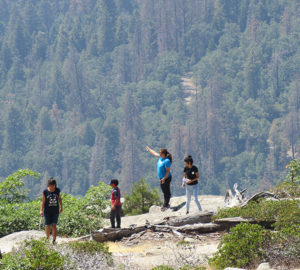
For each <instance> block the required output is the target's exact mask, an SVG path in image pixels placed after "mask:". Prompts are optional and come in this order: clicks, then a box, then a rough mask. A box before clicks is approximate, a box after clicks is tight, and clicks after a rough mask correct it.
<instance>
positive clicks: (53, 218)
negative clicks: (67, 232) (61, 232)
mask: <svg viewBox="0 0 300 270" xmlns="http://www.w3.org/2000/svg"><path fill="white" fill-rule="evenodd" d="M62 211H63V209H62V199H61V196H60V189H59V188H57V187H56V180H55V179H53V178H52V177H51V178H50V179H49V180H48V188H47V189H45V190H44V191H43V197H42V203H41V211H40V214H41V216H42V217H45V231H46V236H47V238H48V239H49V237H50V229H51V227H52V239H53V240H52V243H53V244H54V243H55V240H56V236H57V228H56V224H57V221H58V216H59V213H61V212H62Z"/></svg>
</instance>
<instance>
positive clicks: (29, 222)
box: [0, 170, 110, 237]
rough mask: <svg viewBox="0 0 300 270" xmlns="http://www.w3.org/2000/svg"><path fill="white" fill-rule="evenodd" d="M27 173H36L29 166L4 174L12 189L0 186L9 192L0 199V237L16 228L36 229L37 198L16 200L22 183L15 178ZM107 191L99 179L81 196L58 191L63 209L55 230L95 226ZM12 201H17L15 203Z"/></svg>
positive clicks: (66, 232) (67, 232)
mask: <svg viewBox="0 0 300 270" xmlns="http://www.w3.org/2000/svg"><path fill="white" fill-rule="evenodd" d="M27 175H33V176H35V177H37V174H36V173H34V172H32V171H30V170H20V171H18V172H16V173H14V174H12V175H11V176H10V177H8V178H7V179H6V182H3V183H7V184H9V186H12V187H14V189H13V192H9V193H8V192H7V189H4V188H2V190H1V191H3V193H4V194H9V196H6V197H5V198H9V200H5V201H4V199H3V201H2V203H1V205H0V237H2V236H5V235H7V234H10V233H12V232H16V231H22V230H37V229H38V228H39V220H40V216H39V212H40V211H39V209H40V204H41V199H40V198H39V199H37V200H35V201H30V202H24V203H21V202H19V201H21V199H22V200H23V193H21V195H22V196H21V195H20V192H19V191H18V188H19V187H22V186H23V183H22V182H19V180H18V179H20V178H22V177H24V176H27ZM3 183H1V184H3ZM11 183H13V184H11ZM1 187H3V186H1ZM4 187H5V186H4ZM9 190H10V189H9ZM109 191H110V187H109V186H108V185H106V184H105V183H103V182H99V183H98V185H97V186H91V187H90V189H89V190H88V191H87V193H86V195H85V196H84V197H83V198H76V197H74V196H72V195H68V194H62V201H63V209H64V211H63V213H61V214H60V216H59V226H58V230H59V234H61V235H84V234H88V233H90V232H91V231H93V230H96V229H99V227H100V226H101V223H102V220H103V216H104V213H103V210H104V209H105V208H107V206H108V204H109V200H108V199H107V194H108V193H109ZM1 194H2V193H0V195H1ZM3 198H4V197H3ZM20 198H21V199H20ZM16 201H18V202H19V203H15V202H16Z"/></svg>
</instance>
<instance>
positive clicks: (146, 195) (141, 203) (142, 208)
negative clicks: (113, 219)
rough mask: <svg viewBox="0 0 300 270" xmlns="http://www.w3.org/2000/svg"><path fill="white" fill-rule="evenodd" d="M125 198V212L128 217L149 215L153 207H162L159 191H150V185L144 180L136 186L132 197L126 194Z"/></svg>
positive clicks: (132, 191)
mask: <svg viewBox="0 0 300 270" xmlns="http://www.w3.org/2000/svg"><path fill="white" fill-rule="evenodd" d="M124 197H125V201H124V204H123V211H124V213H125V214H127V215H138V214H143V213H147V212H148V211H149V208H150V207H151V206H152V205H161V201H160V196H159V192H158V190H157V189H156V188H153V189H149V184H148V183H147V182H146V181H145V179H143V178H142V179H141V180H140V182H138V183H135V184H134V186H133V187H132V188H131V190H130V195H128V194H125V195H124Z"/></svg>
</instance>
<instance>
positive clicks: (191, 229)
mask: <svg viewBox="0 0 300 270" xmlns="http://www.w3.org/2000/svg"><path fill="white" fill-rule="evenodd" d="M149 229H150V230H152V231H155V232H173V233H174V231H175V232H179V233H186V234H189V233H208V232H216V231H222V230H224V228H222V225H220V224H216V223H199V224H192V225H190V224H187V225H184V226H179V227H177V226H169V225H153V226H150V227H149Z"/></svg>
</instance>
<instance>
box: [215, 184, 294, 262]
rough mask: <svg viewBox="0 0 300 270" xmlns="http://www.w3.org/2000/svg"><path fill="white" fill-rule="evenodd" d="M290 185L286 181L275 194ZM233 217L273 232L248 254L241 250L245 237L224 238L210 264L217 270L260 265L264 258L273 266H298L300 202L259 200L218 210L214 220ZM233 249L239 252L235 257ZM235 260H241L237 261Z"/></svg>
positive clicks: (276, 188)
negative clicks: (247, 220) (268, 225)
mask: <svg viewBox="0 0 300 270" xmlns="http://www.w3.org/2000/svg"><path fill="white" fill-rule="evenodd" d="M289 184H290V183H289V181H285V182H284V183H281V184H280V185H278V186H277V187H275V190H276V191H277V192H278V191H282V190H285V191H286V190H287V187H290V185H289ZM285 194H286V193H285ZM236 216H241V217H243V218H249V219H253V220H255V221H257V222H262V223H265V222H267V223H269V224H272V226H273V227H274V228H275V230H276V231H275V232H269V231H267V230H265V231H264V234H263V240H262V241H260V242H259V243H256V244H257V245H258V244H263V246H261V245H260V246H259V248H258V249H257V251H256V252H255V250H252V251H251V252H250V251H249V250H247V249H246V248H243V247H241V246H240V245H241V243H244V240H245V239H244V238H246V239H247V237H248V235H242V234H241V235H238V234H237V235H238V236H237V237H236V238H235V237H232V236H225V237H224V238H223V239H222V242H221V243H222V245H223V246H222V245H220V247H219V251H218V253H217V254H216V255H215V256H214V258H213V259H212V260H211V263H212V264H213V265H215V266H216V267H217V268H223V267H226V266H238V267H243V266H247V265H248V264H249V263H251V261H252V262H254V263H255V262H259V261H260V260H261V259H262V258H263V254H264V255H265V258H266V260H267V261H268V260H269V261H270V260H271V261H272V260H273V263H274V264H275V263H277V264H279V265H280V264H284V263H295V264H297V263H298V262H299V259H297V258H298V257H299V256H298V254H299V252H300V243H299V239H300V233H299V232H300V201H299V200H298V199H292V198H284V199H281V200H280V201H274V200H265V199H261V200H259V201H258V202H250V203H249V204H248V205H247V206H246V207H245V208H240V207H234V208H231V209H221V210H220V211H219V212H218V213H217V215H216V216H215V217H214V219H215V218H225V217H236ZM230 235H231V234H230ZM259 239H260V238H259ZM235 248H238V249H239V250H240V253H237V254H238V256H237V257H236V254H234V253H230V252H231V251H232V252H237V251H236V250H235ZM249 252H250V253H251V254H249ZM233 254H234V255H233ZM249 256H250V257H249ZM235 258H238V259H239V258H240V260H239V261H238V260H237V259H235ZM248 258H250V259H248ZM274 258H275V259H274Z"/></svg>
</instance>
